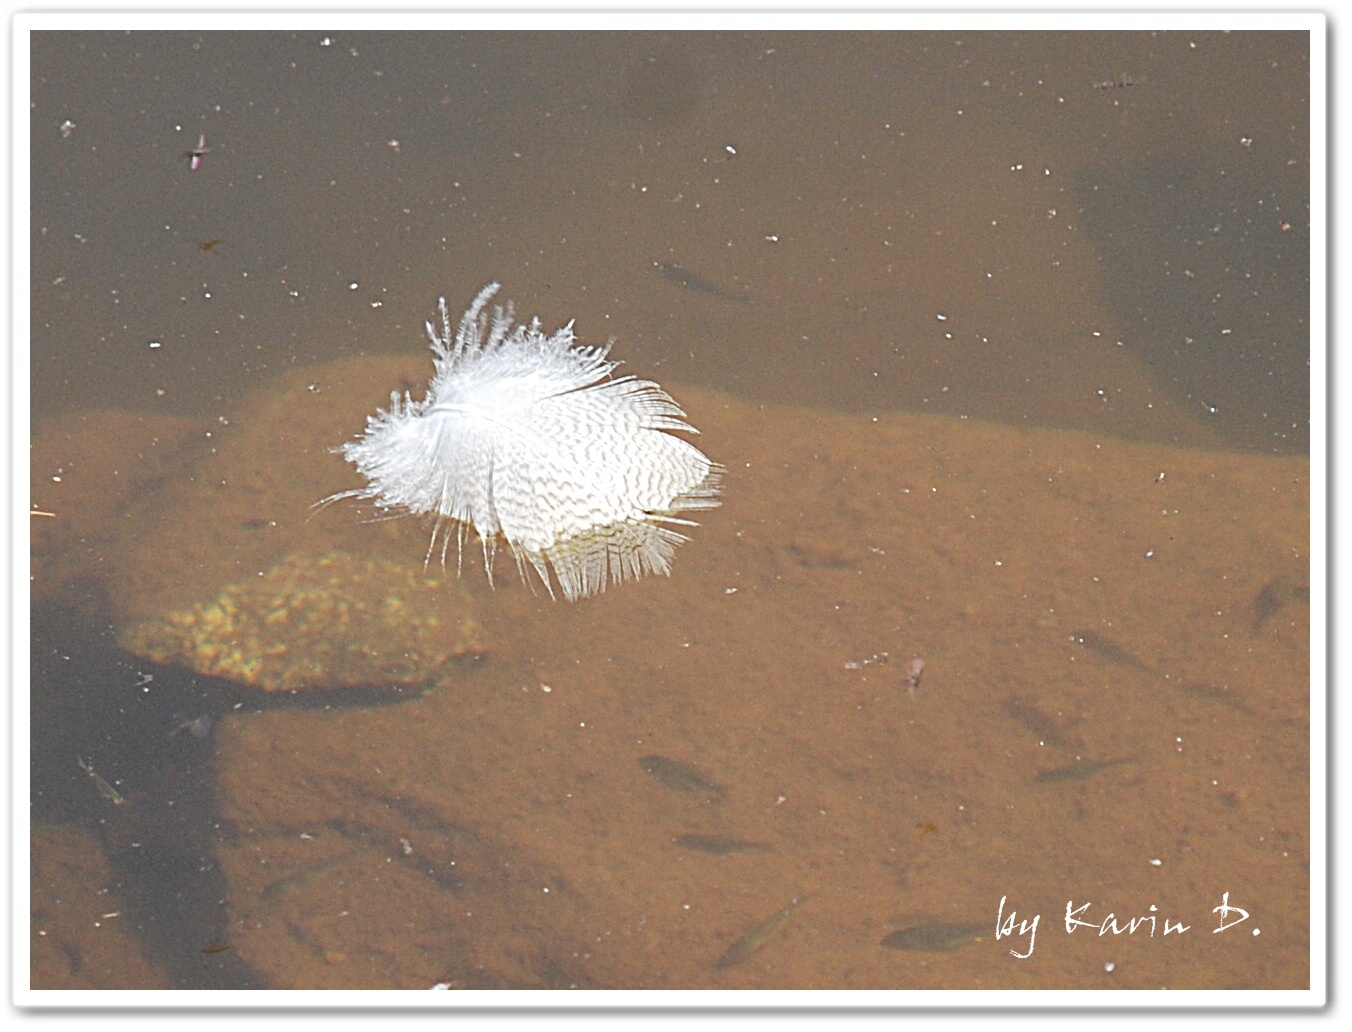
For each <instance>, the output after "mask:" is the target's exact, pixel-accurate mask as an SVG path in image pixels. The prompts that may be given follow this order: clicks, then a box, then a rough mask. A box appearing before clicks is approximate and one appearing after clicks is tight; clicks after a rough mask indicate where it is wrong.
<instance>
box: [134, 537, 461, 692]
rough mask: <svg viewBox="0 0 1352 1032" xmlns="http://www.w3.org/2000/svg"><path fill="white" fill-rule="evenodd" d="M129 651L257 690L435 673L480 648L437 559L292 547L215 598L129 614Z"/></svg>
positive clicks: (412, 681)
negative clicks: (425, 565)
mask: <svg viewBox="0 0 1352 1032" xmlns="http://www.w3.org/2000/svg"><path fill="white" fill-rule="evenodd" d="M120 644H121V645H122V647H123V648H126V649H127V650H129V651H130V652H133V653H135V654H136V655H138V656H142V657H144V658H146V659H150V660H153V661H155V662H157V663H180V664H183V665H184V666H187V667H189V668H190V669H192V670H194V671H196V672H198V673H201V674H206V675H209V676H212V677H225V678H229V679H230V680H232V681H237V682H239V683H240V684H247V685H252V686H255V687H258V688H262V689H263V690H265V691H294V690H297V689H306V688H321V687H330V688H341V687H357V686H377V685H427V686H429V687H432V686H435V685H437V684H439V683H440V682H441V681H442V680H444V679H445V677H446V676H447V671H446V670H445V669H444V668H445V666H446V664H447V663H448V662H450V661H451V660H453V659H457V658H462V657H468V656H476V655H481V654H482V653H483V651H484V647H483V632H482V630H481V628H480V626H479V624H478V622H477V621H476V620H475V619H474V617H473V616H472V615H471V613H470V609H469V598H468V594H467V593H466V591H465V590H464V589H463V588H462V587H461V586H460V584H459V583H458V582H457V581H455V580H454V579H448V578H447V577H445V576H443V575H441V573H440V571H437V572H436V573H433V572H432V571H431V570H430V569H429V570H426V571H424V570H422V569H411V568H409V567H408V566H405V565H401V564H398V563H394V562H390V561H388V560H384V559H379V558H368V557H364V556H354V555H350V554H348V553H346V552H337V551H335V552H327V553H323V554H316V553H312V552H293V553H291V554H290V555H287V556H285V557H284V558H282V559H281V560H280V561H279V562H277V564H276V565H275V566H273V567H272V568H271V569H270V570H268V571H267V572H266V573H264V574H263V575H262V576H260V577H256V578H254V579H252V580H249V581H245V582H242V583H238V584H230V585H227V586H226V587H225V588H223V589H222V590H221V592H220V594H218V595H217V596H216V597H215V598H214V599H212V600H210V601H208V602H199V603H196V604H194V605H192V606H191V607H190V608H188V609H183V610H178V611H174V612H171V613H169V614H168V615H166V616H162V617H154V618H151V619H147V620H142V621H140V622H138V623H135V624H132V625H131V626H130V627H128V628H127V629H126V630H125V631H124V632H123V633H122V634H121V636H120Z"/></svg>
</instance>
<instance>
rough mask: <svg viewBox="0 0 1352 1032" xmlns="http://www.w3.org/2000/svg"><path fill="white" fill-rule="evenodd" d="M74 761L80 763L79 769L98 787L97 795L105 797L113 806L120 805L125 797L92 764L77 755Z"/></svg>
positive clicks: (124, 800)
mask: <svg viewBox="0 0 1352 1032" xmlns="http://www.w3.org/2000/svg"><path fill="white" fill-rule="evenodd" d="M76 762H77V763H78V764H79V765H80V769H81V770H82V771H84V772H85V773H86V774H88V775H89V780H90V781H92V782H94V787H95V788H96V789H98V793H99V795H101V796H103V798H104V799H107V800H108V802H110V803H112V804H113V805H114V806H121V805H122V804H123V803H125V802H126V801H127V799H126V797H125V796H124V795H122V793H121V792H119V791H118V790H117V789H115V788H114V787H113V786H112V785H110V784H108V782H106V781H104V780H103V778H102V777H100V776H99V773H98V772H97V771H96V770H95V769H94V768H93V766H91V765H90V764H88V763H85V761H84V760H83V759H81V758H79V757H76Z"/></svg>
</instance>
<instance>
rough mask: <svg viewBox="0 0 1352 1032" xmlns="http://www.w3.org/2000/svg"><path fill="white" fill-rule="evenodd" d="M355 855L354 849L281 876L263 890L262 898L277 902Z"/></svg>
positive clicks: (317, 879) (311, 883) (315, 880)
mask: <svg viewBox="0 0 1352 1032" xmlns="http://www.w3.org/2000/svg"><path fill="white" fill-rule="evenodd" d="M354 856H356V850H352V851H351V852H348V853H341V854H339V855H338V856H335V857H330V858H329V859H328V860H321V861H320V862H319V863H317V864H315V865H314V866H312V867H306V868H304V869H303V870H300V871H297V872H296V873H295V874H291V875H288V876H287V877H285V878H280V879H278V880H277V881H275V882H273V883H272V884H271V885H269V886H267V887H266V888H265V889H264V890H263V894H262V898H263V899H265V900H267V901H268V902H270V903H271V902H275V901H277V900H279V899H282V898H283V897H284V896H286V895H287V894H288V893H291V892H294V891H295V890H297V889H303V888H306V887H307V886H310V885H313V884H314V883H315V882H317V881H319V880H320V879H321V878H323V877H324V875H326V874H328V873H329V872H330V871H332V870H333V869H334V868H335V867H337V866H339V865H340V864H342V863H344V862H346V861H347V860H350V859H351V858H352V857H354Z"/></svg>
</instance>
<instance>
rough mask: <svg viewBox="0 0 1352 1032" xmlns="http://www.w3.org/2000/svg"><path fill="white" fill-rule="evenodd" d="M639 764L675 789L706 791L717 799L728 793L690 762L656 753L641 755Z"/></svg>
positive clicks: (681, 790) (678, 790)
mask: <svg viewBox="0 0 1352 1032" xmlns="http://www.w3.org/2000/svg"><path fill="white" fill-rule="evenodd" d="M638 765H639V766H640V767H642V768H643V769H644V771H646V772H647V773H649V774H651V775H652V776H653V777H655V778H656V779H657V780H658V781H660V782H662V784H664V785H666V786H667V788H670V789H673V790H674V791H677V792H705V793H707V794H708V795H710V796H712V797H714V798H716V799H722V798H724V797H725V796H726V795H727V790H726V789H724V788H723V786H722V785H720V784H718V782H716V781H711V780H710V779H709V778H706V777H705V776H704V775H703V774H701V773H700V771H699V768H697V767H694V766H692V765H691V764H689V763H683V762H681V761H680V760H672V759H668V758H667V757H666V756H658V755H656V754H654V755H652V756H640V757H639V760H638Z"/></svg>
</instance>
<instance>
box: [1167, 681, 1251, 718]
mask: <svg viewBox="0 0 1352 1032" xmlns="http://www.w3.org/2000/svg"><path fill="white" fill-rule="evenodd" d="M1181 688H1182V690H1183V694H1185V695H1191V696H1192V697H1193V698H1194V699H1205V700H1206V701H1207V702H1214V703H1217V704H1218V705H1221V706H1224V707H1225V708H1226V709H1232V710H1234V711H1235V712H1236V713H1243V714H1244V715H1245V716H1246V717H1252V716H1253V715H1254V712H1253V710H1251V709H1249V707H1248V706H1246V705H1244V703H1243V702H1241V701H1240V699H1239V697H1238V696H1237V695H1236V693H1235V692H1233V691H1231V690H1230V687H1229V686H1228V685H1226V686H1221V685H1215V684H1202V683H1201V682H1200V681H1184V682H1183V684H1182V685H1181Z"/></svg>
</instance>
